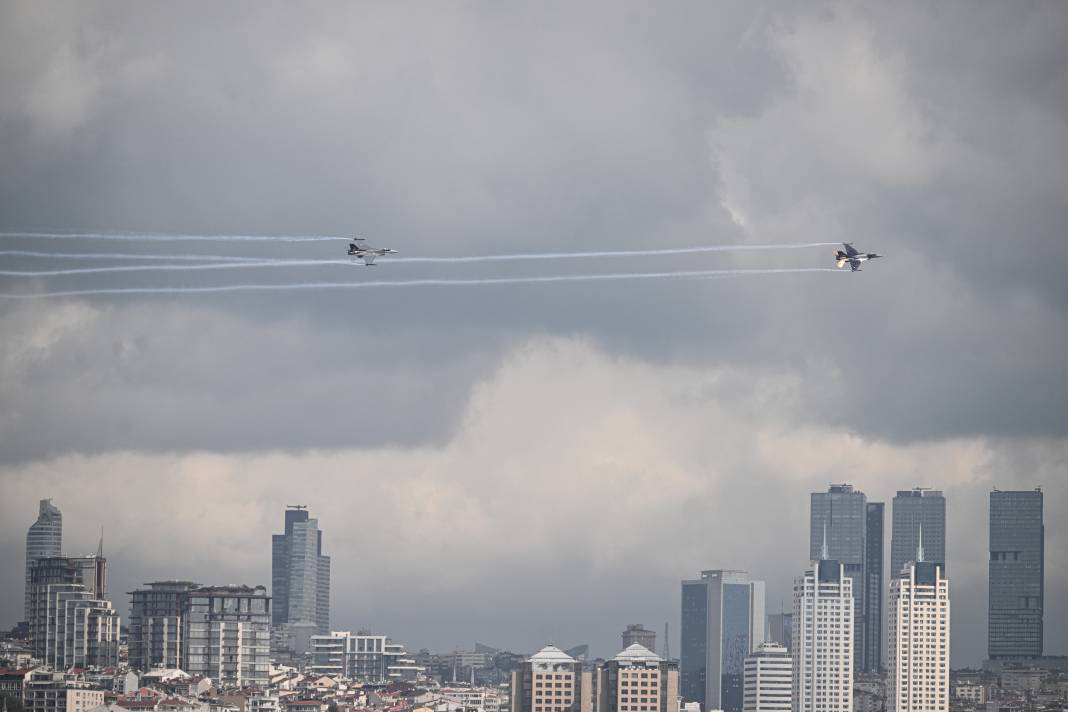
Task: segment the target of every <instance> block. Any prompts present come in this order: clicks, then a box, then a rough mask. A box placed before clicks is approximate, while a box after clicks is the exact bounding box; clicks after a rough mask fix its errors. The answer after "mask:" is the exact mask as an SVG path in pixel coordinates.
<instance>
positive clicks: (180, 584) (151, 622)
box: [126, 581, 200, 671]
mask: <svg viewBox="0 0 1068 712" xmlns="http://www.w3.org/2000/svg"><path fill="white" fill-rule="evenodd" d="M199 587H200V584H198V583H194V582H192V581H154V582H152V583H146V584H144V588H139V589H137V590H136V591H130V594H129V595H130V619H129V621H128V625H127V627H126V629H127V640H128V641H129V664H130V667H131V668H133V669H135V670H142V671H148V670H152V669H153V668H157V667H162V668H181V667H182V666H183V664H184V657H183V656H184V653H185V646H184V638H183V635H184V620H185V617H184V614H185V606H186V594H188V593H189V592H190V591H192V590H193V589H196V588H199Z"/></svg>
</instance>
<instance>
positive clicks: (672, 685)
mask: <svg viewBox="0 0 1068 712" xmlns="http://www.w3.org/2000/svg"><path fill="white" fill-rule="evenodd" d="M594 697H595V699H596V708H595V712H678V709H679V668H678V664H677V663H675V662H674V661H669V660H664V659H663V658H661V657H660V656H659V655H657V654H656V653H654V652H653V651H652V650H651V649H649V648H647V647H645V646H644V645H641V644H640V643H631V644H630V645H628V646H627V647H626V648H625V649H624V650H623V651H622V652H620V653H619V654H618V655H616V656H615V657H614V658H612V659H611V660H609V661H607V662H605V663H604V664H603V665H601V666H600V667H598V669H597V672H596V684H595V693H594Z"/></svg>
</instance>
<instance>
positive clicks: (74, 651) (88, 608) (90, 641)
mask: <svg viewBox="0 0 1068 712" xmlns="http://www.w3.org/2000/svg"><path fill="white" fill-rule="evenodd" d="M41 588H42V587H37V592H36V593H35V599H38V600H39V599H41V598H42V597H43V599H44V609H43V617H42V620H40V621H39V622H38V625H37V627H36V633H37V638H35V639H34V645H35V647H37V646H39V647H40V649H41V650H42V652H43V655H42V659H43V660H44V662H45V664H46V665H49V666H51V667H52V668H53V669H55V670H67V669H70V668H89V667H109V666H114V665H118V664H119V637H120V633H121V629H120V628H121V626H120V620H119V614H118V611H116V610H115V609H114V608H112V606H111V601H107V600H104V599H99V598H95V597H94V595H93V594H92V593H90V592H89V591H87V590H86V588H85V586H83V585H81V584H77V583H60V584H48V585H47V586H44V587H43V589H44V590H43V596H42V595H40V594H42V591H41Z"/></svg>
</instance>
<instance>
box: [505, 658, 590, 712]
mask: <svg viewBox="0 0 1068 712" xmlns="http://www.w3.org/2000/svg"><path fill="white" fill-rule="evenodd" d="M511 689H512V712H593V672H592V671H590V670H583V669H582V663H580V662H579V661H577V660H575V659H574V658H573V657H571V656H570V655H568V654H567V653H565V652H564V651H562V650H560V648H557V647H556V646H554V645H547V646H545V647H544V648H542V649H541V650H539V651H538V652H537V653H535V654H534V655H532V656H531V657H530V658H529V659H527V660H526V661H525V662H524V663H523V664H522V665H520V666H519V667H518V668H517V669H516V670H513V671H512V688H511Z"/></svg>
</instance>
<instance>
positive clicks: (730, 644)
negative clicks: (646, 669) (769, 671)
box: [679, 570, 764, 712]
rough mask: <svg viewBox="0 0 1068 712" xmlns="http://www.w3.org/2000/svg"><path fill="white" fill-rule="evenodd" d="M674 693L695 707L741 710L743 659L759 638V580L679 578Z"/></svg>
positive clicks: (741, 575) (722, 575)
mask: <svg viewBox="0 0 1068 712" xmlns="http://www.w3.org/2000/svg"><path fill="white" fill-rule="evenodd" d="M681 638H682V649H681V651H680V652H681V655H680V661H679V693H680V694H681V695H682V697H683V698H684V699H685V700H687V701H690V702H700V703H701V709H722V710H724V712H741V710H742V696H743V691H744V673H745V658H746V656H747V655H749V654H750V653H751V652H753V650H755V649H756V647H757V646H758V645H760V644H761V643H763V642H764V582H763V581H752V580H750V579H749V577H748V575H747V574H746V573H745V572H744V571H722V570H711V571H702V572H701V578H699V579H696V580H691V581H683V582H682V636H681Z"/></svg>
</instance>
